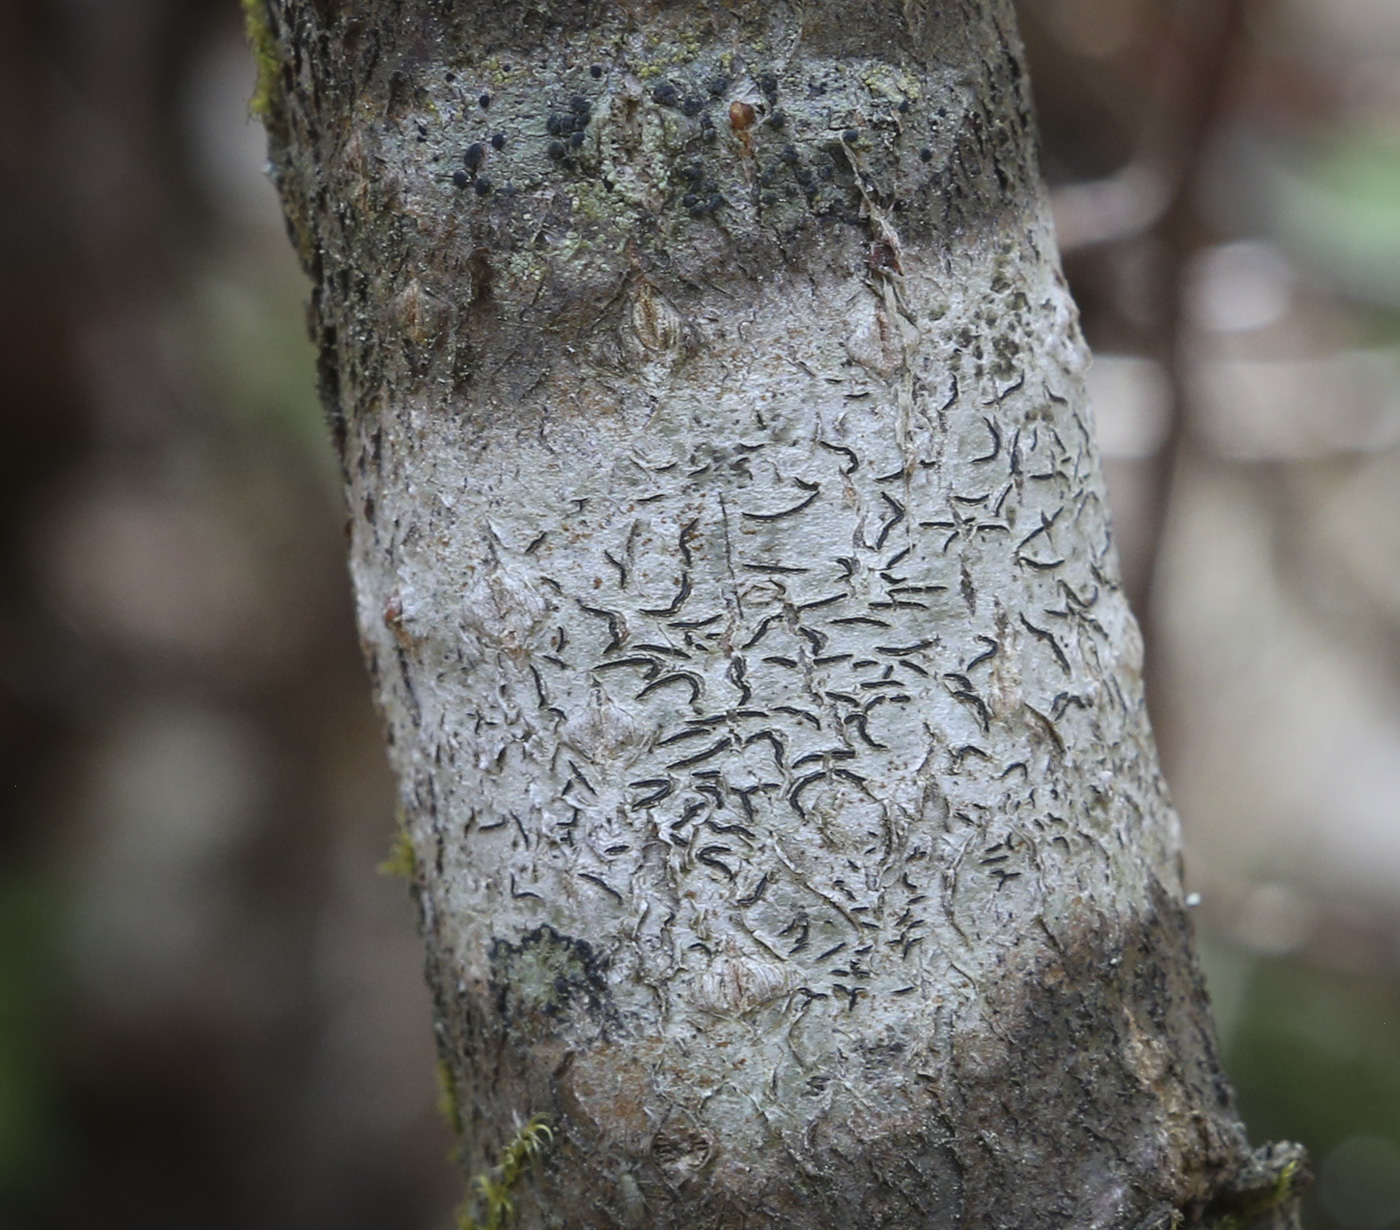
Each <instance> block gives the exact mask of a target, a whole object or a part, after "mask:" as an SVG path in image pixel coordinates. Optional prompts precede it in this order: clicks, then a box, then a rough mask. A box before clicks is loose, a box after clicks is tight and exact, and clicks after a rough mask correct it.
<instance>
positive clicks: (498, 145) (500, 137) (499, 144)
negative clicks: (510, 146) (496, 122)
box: [491, 132, 506, 150]
mask: <svg viewBox="0 0 1400 1230" xmlns="http://www.w3.org/2000/svg"><path fill="white" fill-rule="evenodd" d="M505 147H506V134H505V133H503V132H498V133H497V134H496V135H495V136H494V137H492V138H491V148H492V149H497V150H501V149H505Z"/></svg>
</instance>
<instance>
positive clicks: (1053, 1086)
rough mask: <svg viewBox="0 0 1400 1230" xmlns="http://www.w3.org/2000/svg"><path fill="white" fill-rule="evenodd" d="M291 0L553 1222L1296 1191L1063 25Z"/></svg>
mask: <svg viewBox="0 0 1400 1230" xmlns="http://www.w3.org/2000/svg"><path fill="white" fill-rule="evenodd" d="M258 16H259V20H260V22H261V44H262V46H261V51H262V62H263V64H264V67H265V80H264V88H263V91H262V94H261V96H260V100H259V103H260V108H261V110H262V111H263V113H264V115H265V116H266V118H267V120H268V124H269V129H270V131H271V133H272V138H273V142H272V144H273V155H274V165H275V176H276V178H277V181H278V184H279V186H280V188H281V191H282V194H283V199H284V202H285V204H286V209H287V215H288V219H289V223H290V228H291V231H292V235H293V238H294V241H295V243H296V244H297V246H298V249H299V251H300V252H301V255H302V258H303V260H304V262H305V264H306V267H307V270H308V273H309V274H310V276H311V278H312V281H313V284H314V291H313V298H312V310H311V318H312V328H313V331H314V333H315V336H316V338H317V340H318V342H319V344H320V348H321V369H320V375H321V382H322V389H323V394H324V398H325V402H326V406H327V410H328V412H329V414H330V416H331V418H332V422H333V426H334V431H335V436H336V441H337V444H338V446H339V448H340V452H341V458H342V463H343V467H344V474H345V480H346V490H347V494H348V500H349V507H350V511H351V522H350V537H351V548H350V554H351V565H352V572H353V575H354V582H355V591H356V596H357V601H358V610H359V619H360V625H361V629H362V632H363V637H364V647H365V653H366V655H367V658H368V660H369V664H370V668H371V672H372V674H373V677H374V681H375V687H376V691H377V695H378V699H379V703H380V705H381V707H382V710H383V714H384V720H385V724H386V727H387V731H388V739H389V744H390V753H391V757H392V760H393V763H394V766H395V768H396V770H397V772H398V775H399V780H400V782H401V790H402V803H403V817H404V824H405V826H406V831H407V834H408V836H409V838H410V839H411V842H412V847H413V850H414V852H415V880H416V887H417V891H418V895H419V900H420V903H421V909H422V916H423V928H424V934H425V936H426V939H427V943H428V965H429V976H430V979H431V982H432V985H433V988H434V991H435V994H436V1002H437V1029H438V1031H439V1039H440V1043H441V1048H442V1055H443V1058H444V1061H445V1063H446V1064H447V1066H448V1068H449V1069H450V1072H451V1077H452V1086H453V1100H454V1102H455V1104H456V1106H457V1107H458V1109H459V1114H460V1119H461V1124H462V1128H463V1157H464V1164H465V1168H466V1170H467V1172H468V1173H477V1172H481V1171H484V1170H486V1169H487V1168H488V1167H490V1166H491V1165H492V1163H493V1162H494V1161H495V1159H496V1158H498V1157H499V1156H501V1151H502V1149H503V1148H505V1147H506V1146H507V1144H508V1142H510V1141H511V1139H512V1137H514V1136H515V1135H516V1133H517V1130H518V1129H519V1128H520V1126H521V1125H522V1124H523V1123H525V1122H526V1121H527V1120H528V1119H530V1118H531V1117H532V1116H535V1115H540V1114H543V1115H547V1116H548V1117H549V1119H550V1121H551V1122H552V1124H553V1128H554V1132H555V1140H554V1143H553V1146H552V1148H550V1149H549V1150H548V1152H547V1154H546V1155H545V1157H544V1159H543V1160H542V1161H541V1162H540V1163H539V1164H538V1165H537V1166H536V1167H534V1169H533V1171H528V1168H526V1170H527V1171H528V1175H527V1177H525V1178H523V1179H522V1180H521V1181H520V1183H519V1185H518V1186H517V1188H516V1190H515V1191H513V1192H512V1193H511V1199H512V1200H513V1201H514V1203H515V1207H516V1214H517V1216H518V1219H519V1224H521V1225H522V1226H531V1227H542V1226H585V1225H586V1226H598V1227H604V1226H608V1227H613V1226H644V1225H645V1226H654V1227H672V1226H686V1227H691V1226H715V1227H719V1226H724V1227H732V1226H752V1227H779V1226H781V1227H794V1228H796V1227H818V1226H821V1227H833V1226H835V1227H844V1226H862V1227H865V1226H870V1227H875V1226H888V1227H937V1226H948V1227H953V1226H958V1227H969V1228H970V1227H993V1226H998V1227H1039V1226H1046V1227H1048V1226H1074V1227H1087V1226H1096V1227H1125V1228H1131V1227H1142V1228H1144V1230H1145V1228H1146V1227H1158V1226H1160V1227H1168V1226H1176V1225H1216V1224H1219V1225H1225V1224H1235V1225H1241V1226H1243V1225H1260V1226H1264V1225H1278V1226H1283V1225H1288V1224H1291V1218H1292V1216H1293V1214H1292V1212H1291V1207H1292V1203H1293V1201H1292V1189H1293V1188H1294V1187H1295V1186H1296V1183H1295V1179H1296V1177H1297V1175H1298V1174H1299V1171H1300V1165H1299V1162H1298V1155H1297V1153H1296V1151H1292V1150H1289V1149H1282V1150H1277V1151H1275V1152H1273V1153H1267V1152H1266V1153H1261V1154H1259V1155H1253V1154H1251V1153H1250V1151H1249V1148H1248V1146H1247V1143H1246V1140H1245V1136H1244V1132H1243V1129H1242V1127H1241V1125H1240V1124H1239V1122H1238V1120H1237V1117H1236V1114H1235V1111H1234V1108H1233V1105H1232V1101H1231V1094H1230V1091H1229V1088H1228V1085H1227V1083H1226V1081H1225V1079H1224V1077H1223V1076H1222V1074H1221V1072H1220V1068H1219V1062H1218V1058H1217V1055H1216V1051H1215V1046H1214V1042H1213V1040H1212V1030H1211V1024H1210V1020H1209V1011H1208V1007H1207V1003H1206V999H1205V994H1204V991H1203V988H1202V985H1201V981H1200V977H1199V974H1198V973H1197V970H1196V965H1195V959H1194V955H1193V951H1192V940H1191V933H1190V927H1189V924H1188V921H1187V919H1186V915H1185V912H1184V909H1183V904H1182V897H1181V886H1180V876H1179V868H1178V863H1179V853H1178V845H1179V841H1178V831H1177V821H1176V818H1175V816H1174V814H1173V812H1172V810H1171V806H1170V804H1169V802H1168V799H1167V795H1166V792H1165V789H1164V786H1163V783H1162V780H1161V777H1160V774H1159V771H1158V768H1157V762H1156V759H1155V753H1154V751H1153V747H1152V741H1151V735H1150V732H1149V729H1148V723H1147V719H1146V716H1145V711H1144V707H1143V700H1142V687H1141V674H1140V672H1141V660H1140V659H1141V642H1140V639H1139V636H1138V632H1137V630H1136V627H1135V625H1134V623H1133V620H1132V618H1131V616H1130V614H1129V612H1128V609H1127V606H1126V603H1125V602H1124V599H1123V595H1122V592H1121V589H1120V584H1119V578H1118V567H1117V563H1116V560H1115V557H1114V553H1113V547H1112V543H1111V540H1110V536H1109V527H1108V518H1107V512H1106V509H1105V504H1104V494H1103V483H1102V479H1101V476H1100V468H1099V460H1098V456H1097V452H1096V449H1095V444H1094V437H1093V425H1092V421H1091V416H1090V412H1089V409H1088V407H1087V405H1086V403H1085V399H1084V392H1083V384H1082V373H1083V369H1084V366H1085V363H1086V362H1087V356H1086V353H1085V350H1084V347H1083V344H1082V342H1081V340H1080V337H1079V334H1078V331H1077V327H1076V323H1075V315H1074V309H1073V306H1072V304H1071V302H1070V299H1069V296H1068V293H1067V291H1066V288H1065V284H1064V281H1063V279H1062V277H1061V275H1060V272H1059V267H1058V260H1057V257H1056V254H1055V248H1054V241H1053V237H1052V235H1051V232H1050V228H1049V225H1048V221H1047V211H1046V208H1045V203H1044V199H1043V195H1042V191H1041V188H1040V186H1039V181H1038V174H1037V170H1036V165H1035V155H1034V137H1033V126H1032V121H1031V117H1030V106H1029V99H1028V91H1027V83H1026V80H1025V76H1024V71H1023V67H1022V60H1021V53H1020V48H1019V44H1018V42H1017V39H1016V35H1015V32H1014V28H1013V24H1012V19H1011V15H1010V11H1009V6H1007V5H1006V4H1004V3H1002V2H1001V0H959V2H958V3H952V2H950V3H943V4H937V5H933V4H920V3H913V2H910V0H905V2H904V3H895V2H894V0H876V2H875V3H873V4H872V3H869V2H864V3H854V2H849V0H810V2H808V3H805V4H799V3H795V2H793V3H786V2H785V3H757V2H745V0H728V2H727V3H719V2H714V3H706V2H702V0H693V2H691V0H687V2H682V3H678V2H676V0H670V2H660V0H631V2H627V3H624V2H621V0H617V2H613V3H602V2H598V3H584V2H583V0H556V2H554V3H538V2H527V0H499V2H497V3H494V4H485V3H477V2H467V3H462V2H459V3H457V4H455V5H454V4H453V3H451V2H450V0H416V2H403V0H396V2H394V3H390V2H389V0H360V2H359V3H357V4H355V5H353V6H349V5H344V6H342V5H339V4H337V3H335V0H269V2H268V5H267V8H266V10H265V11H260V12H259V13H258ZM518 1143H519V1142H517V1144H518ZM520 1156H522V1157H523V1156H524V1155H523V1154H521V1155H520ZM1228 1219H1233V1221H1230V1220H1228Z"/></svg>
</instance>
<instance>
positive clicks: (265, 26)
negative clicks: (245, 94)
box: [242, 0, 281, 125]
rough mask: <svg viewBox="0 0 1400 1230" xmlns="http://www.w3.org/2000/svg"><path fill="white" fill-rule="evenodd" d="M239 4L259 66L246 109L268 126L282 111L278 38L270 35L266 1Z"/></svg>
mask: <svg viewBox="0 0 1400 1230" xmlns="http://www.w3.org/2000/svg"><path fill="white" fill-rule="evenodd" d="M242 3H243V27H244V29H245V30H246V31H247V34H248V42H249V44H250V45H251V46H252V48H253V60H254V61H255V63H256V64H257V66H258V81H257V85H256V86H254V87H253V97H252V98H250V99H249V100H248V111H249V112H250V113H251V114H252V115H256V116H257V117H258V119H260V120H262V122H263V123H264V124H269V125H270V124H271V123H272V122H273V120H274V119H275V117H276V116H277V114H278V113H279V112H280V110H281V101H280V99H279V97H278V90H277V76H278V72H279V70H280V68H281V59H280V57H279V56H278V54H277V39H276V38H275V37H274V36H273V33H272V23H271V22H270V21H269V20H268V17H267V3H266V0H242Z"/></svg>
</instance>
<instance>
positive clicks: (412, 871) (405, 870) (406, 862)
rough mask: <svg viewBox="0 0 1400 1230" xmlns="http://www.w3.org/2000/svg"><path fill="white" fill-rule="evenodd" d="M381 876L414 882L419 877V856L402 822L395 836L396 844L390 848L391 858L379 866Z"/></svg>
mask: <svg viewBox="0 0 1400 1230" xmlns="http://www.w3.org/2000/svg"><path fill="white" fill-rule="evenodd" d="M379 874H380V875H382V876H399V877H401V878H402V879H405V880H414V879H416V878H417V876H418V856H417V855H416V854H415V853H414V850H413V839H412V838H411V837H410V836H409V835H408V830H407V829H406V828H404V826H403V822H402V821H400V822H399V827H398V831H397V832H396V833H395V834H394V844H393V845H391V846H390V847H389V857H388V858H386V859H385V860H384V861H383V862H382V863H380V864H379Z"/></svg>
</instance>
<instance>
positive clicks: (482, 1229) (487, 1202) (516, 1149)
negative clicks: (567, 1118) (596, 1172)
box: [457, 1115, 554, 1230]
mask: <svg viewBox="0 0 1400 1230" xmlns="http://www.w3.org/2000/svg"><path fill="white" fill-rule="evenodd" d="M553 1140H554V1129H553V1128H551V1127H550V1126H549V1121H548V1120H547V1119H546V1118H545V1117H544V1116H543V1115H535V1116H534V1117H533V1118H532V1119H531V1120H530V1121H529V1123H527V1124H526V1125H525V1126H524V1127H523V1128H521V1129H520V1131H518V1132H517V1133H516V1134H515V1139H513V1140H512V1141H511V1142H510V1144H508V1145H507V1146H506V1147H505V1148H504V1149H503V1150H502V1151H501V1160H500V1161H499V1162H498V1163H497V1164H496V1165H495V1166H493V1167H492V1168H491V1169H490V1170H488V1171H487V1172H486V1173H485V1174H479V1175H477V1176H476V1178H475V1179H473V1180H472V1187H473V1188H474V1189H475V1191H476V1196H477V1197H479V1198H480V1203H481V1204H482V1205H483V1206H484V1217H485V1220H484V1221H477V1220H476V1217H475V1215H474V1205H475V1204H476V1203H477V1200H476V1198H475V1197H473V1196H468V1198H467V1202H466V1204H464V1205H463V1207H462V1210H461V1212H460V1213H458V1215H457V1230H504V1227H505V1226H506V1224H507V1223H508V1221H509V1219H510V1218H511V1217H513V1216H514V1214H515V1202H514V1201H513V1200H512V1199H511V1197H510V1193H511V1192H512V1190H514V1188H515V1186H516V1184H518V1183H519V1182H520V1177H521V1175H522V1174H524V1172H525V1166H526V1164H527V1163H528V1162H529V1161H530V1160H531V1159H532V1158H535V1157H538V1156H539V1155H540V1154H541V1153H543V1152H544V1150H545V1147H546V1146H547V1145H549V1144H550V1143H552V1142H553Z"/></svg>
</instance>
